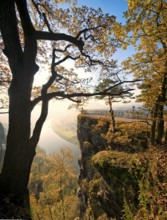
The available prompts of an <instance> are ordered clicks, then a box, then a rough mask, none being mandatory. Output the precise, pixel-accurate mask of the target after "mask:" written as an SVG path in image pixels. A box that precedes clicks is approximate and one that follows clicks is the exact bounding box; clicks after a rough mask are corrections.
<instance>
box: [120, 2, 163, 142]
mask: <svg viewBox="0 0 167 220" xmlns="http://www.w3.org/2000/svg"><path fill="white" fill-rule="evenodd" d="M128 6H129V9H128V11H127V12H125V18H126V20H127V22H126V25H125V27H124V30H125V33H126V42H125V45H129V44H132V45H134V47H135V48H136V53H135V54H134V55H133V56H131V57H130V58H129V59H127V60H126V61H124V62H123V65H124V67H125V68H126V69H127V70H128V71H130V73H134V77H135V78H138V79H142V85H140V88H141V89H142V91H143V92H142V94H141V96H140V97H139V100H140V101H142V102H144V103H145V105H146V106H147V107H148V108H149V110H150V111H151V115H152V128H151V141H152V143H154V141H155V138H156V140H157V143H161V139H162V136H163V130H164V119H163V109H164V106H165V105H166V93H167V90H166V84H167V59H166V57H167V40H166V39H167V38H166V33H167V22H166V21H167V2H166V1H165V0H158V1H153V0H148V1H130V0H129V1H128ZM156 124H157V137H155V131H156V130H155V127H156Z"/></svg>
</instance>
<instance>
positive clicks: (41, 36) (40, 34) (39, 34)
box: [35, 31, 84, 51]
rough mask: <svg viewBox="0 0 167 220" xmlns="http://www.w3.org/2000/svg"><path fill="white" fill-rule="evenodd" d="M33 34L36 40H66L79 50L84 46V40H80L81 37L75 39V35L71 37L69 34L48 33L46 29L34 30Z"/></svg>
mask: <svg viewBox="0 0 167 220" xmlns="http://www.w3.org/2000/svg"><path fill="white" fill-rule="evenodd" d="M35 36H36V39H37V40H50V41H52V40H53V41H60V40H64V41H68V42H71V43H73V44H74V45H76V46H77V47H78V48H79V50H80V51H82V50H83V47H84V42H83V41H82V39H79V40H77V38H76V37H72V36H70V35H67V34H63V33H50V32H46V31H36V32H35Z"/></svg>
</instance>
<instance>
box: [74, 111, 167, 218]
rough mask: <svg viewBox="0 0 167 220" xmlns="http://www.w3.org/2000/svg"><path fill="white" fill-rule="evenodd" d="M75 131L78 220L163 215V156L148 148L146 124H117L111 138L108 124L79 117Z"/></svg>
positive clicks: (164, 159)
mask: <svg viewBox="0 0 167 220" xmlns="http://www.w3.org/2000/svg"><path fill="white" fill-rule="evenodd" d="M134 128H135V129H134ZM77 131H78V140H79V143H80V148H81V156H80V158H79V166H80V174H79V178H78V184H79V186H80V188H79V190H78V197H79V200H80V219H84V220H87V219H95V220H96V219H98V220H100V219H101V220H105V219H106V220H107V219H117V220H120V219H127V220H131V219H136V220H137V219H152V220H153V219H156V218H157V216H158V217H159V215H161V214H160V213H161V212H162V210H163V211H165V208H166V207H165V203H166V202H167V201H165V197H164V192H165V189H166V185H165V184H164V183H165V182H166V178H167V176H166V172H165V165H167V164H166V162H165V161H166V159H167V154H166V153H165V152H164V150H158V151H157V150H155V149H154V150H153V151H150V150H148V149H147V138H146V132H147V130H146V128H145V127H144V125H139V123H138V125H137V124H132V123H130V124H125V123H123V122H121V123H120V124H118V123H117V125H116V132H115V133H114V134H113V133H112V131H111V128H110V122H109V120H107V119H104V118H101V119H98V118H92V117H91V116H86V115H79V116H78V130H77ZM155 157H156V159H155ZM159 161H161V162H162V163H161V162H160V163H159ZM159 169H161V174H158V172H159V171H158V170H159ZM155 170H156V172H157V173H156V172H155ZM159 186H161V190H160V188H159ZM152 190H153V191H152ZM153 207H154V208H153ZM153 209H154V210H153ZM160 217H162V219H165V218H163V216H160Z"/></svg>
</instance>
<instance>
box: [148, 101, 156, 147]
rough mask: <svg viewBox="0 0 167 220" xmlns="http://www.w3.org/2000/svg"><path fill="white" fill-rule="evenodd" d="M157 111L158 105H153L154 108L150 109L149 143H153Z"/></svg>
mask: <svg viewBox="0 0 167 220" xmlns="http://www.w3.org/2000/svg"><path fill="white" fill-rule="evenodd" d="M157 111H158V106H157V105H155V106H154V108H153V109H152V111H151V120H152V123H151V131H150V141H151V144H155V132H156V124H157V123H156V122H157V121H156V118H157Z"/></svg>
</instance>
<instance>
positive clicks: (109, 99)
mask: <svg viewBox="0 0 167 220" xmlns="http://www.w3.org/2000/svg"><path fill="white" fill-rule="evenodd" d="M108 102H109V106H110V111H109V112H110V116H111V123H112V132H113V133H115V118H114V111H113V108H112V97H111V96H109V97H108Z"/></svg>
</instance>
